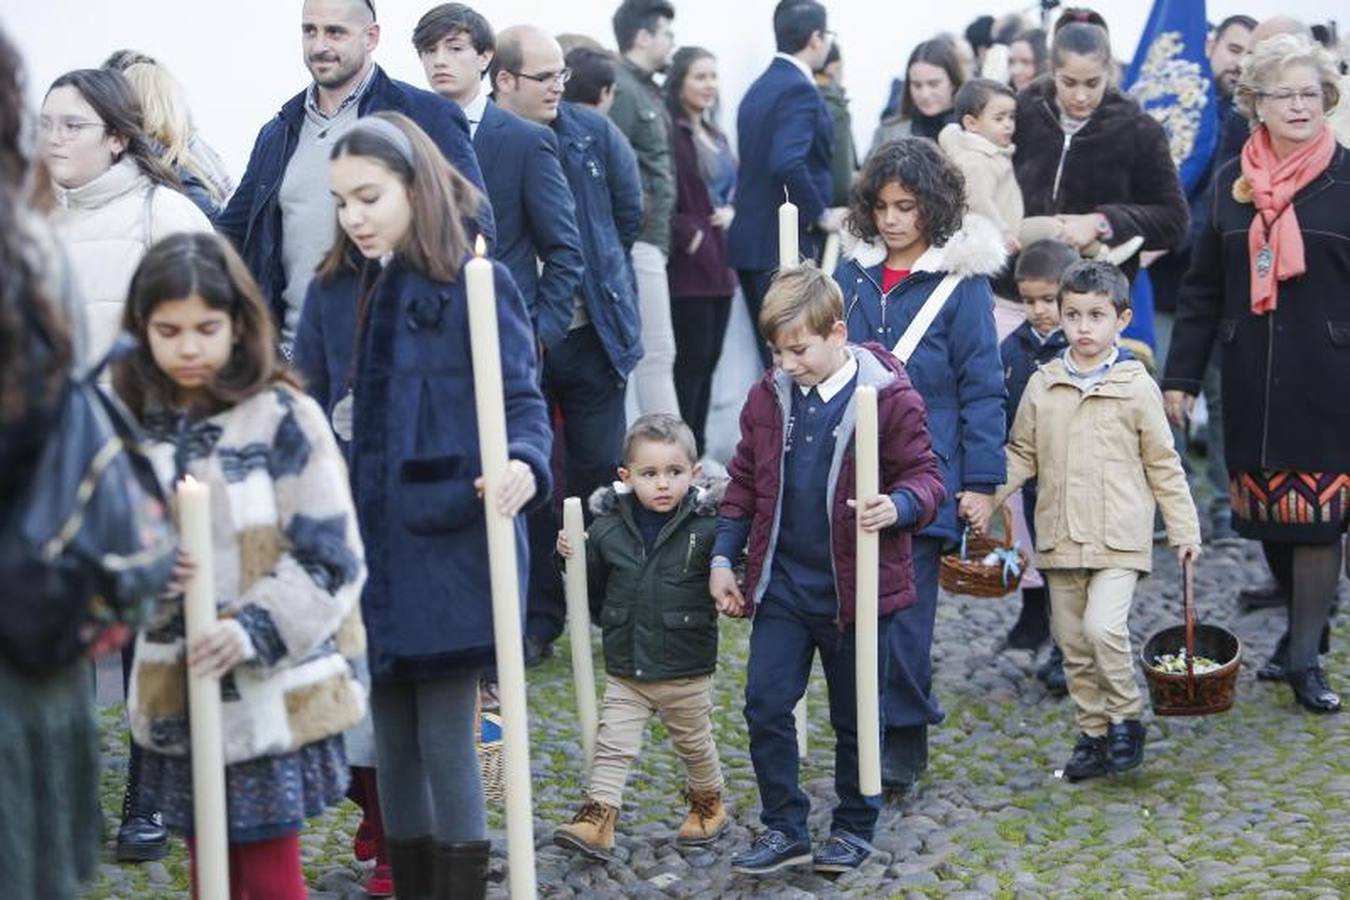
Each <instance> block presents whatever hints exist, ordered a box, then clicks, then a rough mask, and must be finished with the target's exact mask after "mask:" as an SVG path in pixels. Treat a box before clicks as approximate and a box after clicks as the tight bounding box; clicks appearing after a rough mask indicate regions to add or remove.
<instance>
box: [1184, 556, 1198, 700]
mask: <svg viewBox="0 0 1350 900" xmlns="http://www.w3.org/2000/svg"><path fill="white" fill-rule="evenodd" d="M1181 598H1182V606H1183V607H1184V609H1185V615H1186V699H1187V700H1192V701H1193V700H1195V570H1194V565H1193V564H1192V562H1191V561H1190V560H1189V559H1186V560H1184V561H1183V562H1182V563H1181Z"/></svg>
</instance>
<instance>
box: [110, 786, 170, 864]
mask: <svg viewBox="0 0 1350 900" xmlns="http://www.w3.org/2000/svg"><path fill="white" fill-rule="evenodd" d="M139 768H140V767H139V766H132V767H131V769H130V770H129V771H128V772H127V786H126V790H124V791H123V792H122V824H121V826H120V827H119V828H118V829H117V846H116V848H115V849H114V851H113V856H114V857H115V858H116V859H117V861H118V862H151V861H153V860H156V859H163V858H164V857H165V856H166V855H167V854H168V852H169V832H168V831H167V830H165V828H164V821H163V820H162V819H161V818H160V815H159V812H157V811H156V810H154V809H151V808H149V805H148V804H146V803H145V802H144V801H143V800H142V799H141V798H140V792H141V791H140V788H141V785H140V781H141V779H140V771H139Z"/></svg>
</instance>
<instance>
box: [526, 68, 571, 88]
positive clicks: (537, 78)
mask: <svg viewBox="0 0 1350 900" xmlns="http://www.w3.org/2000/svg"><path fill="white" fill-rule="evenodd" d="M511 74H512V75H514V76H516V77H517V78H528V79H530V80H531V81H533V82H535V83H536V84H548V83H549V82H551V81H554V82H557V83H558V85H559V86H562V85H565V84H567V82H569V81H571V80H572V70H571V69H570V68H564V69H561V70H559V71H557V72H540V73H539V74H537V75H531V74H529V73H528V72H512V73H511Z"/></svg>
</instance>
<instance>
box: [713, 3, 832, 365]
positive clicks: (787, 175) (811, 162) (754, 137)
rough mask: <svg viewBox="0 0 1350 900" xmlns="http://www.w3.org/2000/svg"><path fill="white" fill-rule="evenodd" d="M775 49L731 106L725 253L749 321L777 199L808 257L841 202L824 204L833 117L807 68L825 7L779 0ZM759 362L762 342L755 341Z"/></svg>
mask: <svg viewBox="0 0 1350 900" xmlns="http://www.w3.org/2000/svg"><path fill="white" fill-rule="evenodd" d="M773 31H774V38H775V40H776V41H777V43H778V52H777V53H775V54H774V57H773V62H771V63H770V64H769V68H768V69H767V70H765V72H764V74H763V75H761V76H759V78H757V79H756V80H755V83H754V84H752V85H750V90H748V91H747V92H746V94H745V97H744V98H743V99H742V100H741V106H740V109H739V110H738V111H737V114H736V135H737V138H736V140H737V146H738V148H739V151H740V158H741V166H740V174H739V180H738V181H737V184H736V218H735V219H734V220H733V221H732V223H731V230H730V231H728V232H727V258H728V261H729V262H730V263H731V265H732V267H733V268H735V269H736V271H737V273H738V274H739V275H740V279H741V289H742V291H743V292H744V294H745V302H746V304H747V305H748V306H749V308H750V321H752V322H755V321H758V319H759V307H760V304H761V303H762V302H763V300H764V293H765V291H767V290H768V288H769V281H770V280H771V279H772V278H773V274H774V272H775V270H777V268H778V264H779V259H778V207H779V206H780V205H781V204H782V203H783V200H784V199H788V200H791V201H792V203H794V204H795V205H796V206H797V216H798V222H799V227H800V235H799V237H798V244H799V247H800V250H801V252H802V253H803V255H805V256H806V257H808V258H810V257H814V256H815V255H816V252H817V250H819V244H820V241H821V238H822V237H823V236H824V235H825V234H827V233H828V232H832V231H838V230H839V224H840V222H842V221H843V217H844V210H842V209H831V208H830V205H829V202H830V197H831V195H832V194H833V191H834V182H833V179H832V176H831V169H830V165H831V161H832V160H833V154H834V120H833V119H831V118H830V110H829V108H828V107H827V106H826V105H825V101H824V100H823V99H822V98H821V96H820V91H819V90H818V89H817V88H816V82H815V74H814V73H815V72H816V71H817V70H818V69H821V68H823V67H824V65H825V58H826V56H827V55H829V52H830V43H831V42H832V41H833V39H834V36H833V34H832V33H831V32H830V31H828V30H827V29H826V27H825V7H824V6H822V5H821V4H820V3H816V2H815V0H783V2H780V3H779V4H778V7H777V8H776V9H775V10H774V14H773ZM759 354H760V358H761V360H762V361H763V363H764V367H765V368H766V369H767V368H768V367H769V365H770V364H771V362H772V360H771V358H770V356H769V348H768V347H767V346H766V345H761V346H760V348H759Z"/></svg>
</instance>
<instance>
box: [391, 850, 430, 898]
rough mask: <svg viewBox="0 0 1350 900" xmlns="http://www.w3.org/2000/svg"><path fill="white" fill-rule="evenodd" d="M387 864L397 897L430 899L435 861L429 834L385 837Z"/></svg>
mask: <svg viewBox="0 0 1350 900" xmlns="http://www.w3.org/2000/svg"><path fill="white" fill-rule="evenodd" d="M385 843H386V845H387V846H388V847H389V865H390V866H392V867H393V870H394V895H395V896H397V897H398V900H431V898H432V893H431V891H432V884H433V878H434V875H433V872H434V871H435V863H434V860H433V858H432V852H431V838H430V837H415V838H388V839H386V841H385Z"/></svg>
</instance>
